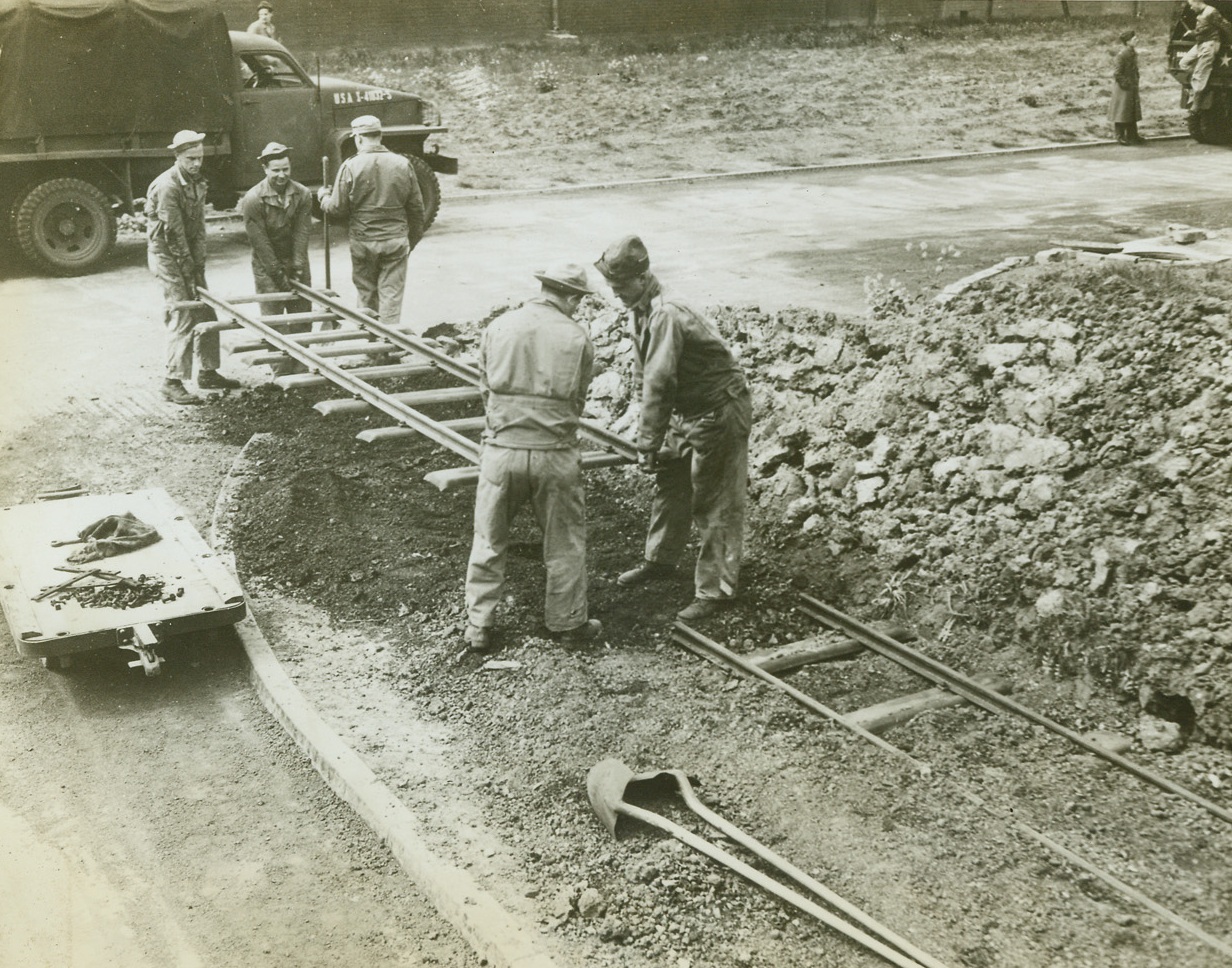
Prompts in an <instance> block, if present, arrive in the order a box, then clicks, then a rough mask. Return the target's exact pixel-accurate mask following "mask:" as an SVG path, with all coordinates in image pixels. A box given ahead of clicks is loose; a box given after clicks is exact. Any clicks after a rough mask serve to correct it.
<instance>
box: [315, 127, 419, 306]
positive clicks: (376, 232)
mask: <svg viewBox="0 0 1232 968" xmlns="http://www.w3.org/2000/svg"><path fill="white" fill-rule="evenodd" d="M351 134H352V136H353V137H354V138H355V146H356V149H357V151H356V153H355V154H354V155H352V156H351V157H350V158H348V159H347V160H346V161H344V162H343V163H342V165H341V166H340V167H339V168H338V177H337V178H336V179H335V180H334V187H333V190H332V191H331V190H330V189H328V188H325V187H322V188H321V189H320V190H319V191H318V195H319V197H320V199H321V208H322V209H323V210H324V211H325V212H326V214H328V215H340V216H342V217H344V218H347V219H349V220H350V223H349V226H348V229H347V233H348V235H349V237H350V242H351V281H352V282H354V283H355V289H356V290H357V291H358V293H359V304H360V306H361V307H362V308H364V309H366V310H367V311H368V312H369V313H370V314H371V315H373V316H376V317H379V319H380V321H381V322H382V323H384V324H385V325H386V326H396V325H398V321H399V320H400V319H401V318H402V299H403V295H404V294H405V292H406V262H407V259H408V258H409V257H410V254H411V250H412V249H413V248H415V246H416V245H418V244H419V240H420V238H421V237H422V236H423V231H424V204H423V196H422V194H420V191H419V181H418V179H417V178H416V177H415V169H413V168H412V167H411V163H410V162H409V161H407V159H406V158H404V157H403V156H402V155H398V154H394V152H392V151H390V150H389V149H388V148H386V147H385V146H384V145H382V144H381V120H380V118H376V117H373V116H372V115H370V114H365V115H361V116H360V117H358V118H356V119H355V120H354V121H352V122H351Z"/></svg>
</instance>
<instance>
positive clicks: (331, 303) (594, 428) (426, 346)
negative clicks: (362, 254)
mask: <svg viewBox="0 0 1232 968" xmlns="http://www.w3.org/2000/svg"><path fill="white" fill-rule="evenodd" d="M289 285H290V286H291V288H292V289H294V290H295V291H296V292H297V293H298V294H299V295H301V296H303V297H304V298H306V299H310V300H313V301H314V302H317V303H320V304H321V305H322V306H325V307H326V308H328V309H330V310H332V311H333V312H335V313H337V314H338V315H339V316H342V317H344V318H345V319H349V320H351V322H353V323H355V324H356V325H357V326H359V327H360V328H361V329H364V330H367V331H368V332H369V333H372V334H374V335H376V336H380V337H381V338H382V339H384V340H386V341H387V342H390V343H393V344H394V345H395V346H397V347H398V348H399V349H404V350H408V351H409V352H412V353H418V354H419V355H420V356H423V357H425V358H427V359H429V360H431V361H432V362H433V363H435V364H436V365H437V366H439V367H440V368H441V369H442V370H444V371H445V372H446V373H450V374H452V375H453V376H456V377H457V378H458V379H460V380H465V381H467V382H468V383H472V384H474V385H475V386H478V385H479V370H478V368H476V367H473V366H471V365H470V364H469V363H463V362H462V361H460V360H455V359H454V358H453V357H452V356H450V355H449V354H448V353H445V352H442V351H441V350H438V349H437V348H436V347H435V346H433V345H432V344H431V343H428V342H427V341H425V340H423V339H421V338H420V337H418V336H414V335H412V334H410V333H406V332H403V331H402V330H399V329H395V328H393V327H392V326H387V325H385V324H384V323H382V322H381V321H380V320H378V319H373V318H372V317H371V316H369V315H367V314H366V313H364V312H361V311H360V310H358V309H354V308H352V307H350V306H347V305H346V304H345V303H342V302H340V301H339V300H338V298H337V297H336V296H331V295H330V294H328V293H324V292H321V291H320V290H318V289H313V288H312V287H310V286H306V285H304V284H303V283H302V282H298V281H296V280H294V279H292V280H291V282H290V283H289ZM578 429H579V431H580V433H581V435H582V436H583V437H586V438H589V439H590V440H593V441H594V442H595V443H597V444H602V445H603V446H604V447H606V448H607V449H608V450H613V451H615V452H616V453H618V454H619V455H620V456H621V457H624V458H626V459H627V460H628V461H630V462H635V461H636V460H637V448H636V447H634V446H633V444H631V443H629V441H627V440H625V438H623V437H621V436H620V435H619V434H614V433H612V431H610V430H607V429H606V428H604V427H600V426H599V425H598V424H595V423H591V422H590V421H589V420H583V421H580V423H579V425H578Z"/></svg>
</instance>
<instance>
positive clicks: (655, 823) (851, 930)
mask: <svg viewBox="0 0 1232 968" xmlns="http://www.w3.org/2000/svg"><path fill="white" fill-rule="evenodd" d="M616 811H617V812H618V813H622V814H624V815H625V816H626V817H631V818H632V819H634V820H640V821H642V823H646V824H649V825H650V826H652V827H656V828H658V829H659V830H662V831H663V832H665V833H668V834H671V835H672V836H673V837H675V838H676V839H677V840H679V841H680V842H681V843H683V844H687V845H688V846H690V847H692V848H693V849H694V850H696V851H699V852H701V853H703V854H705V855H706V856H707V857H709V858H710V859H711V860H713V861H716V862H718V863H720V864H722V865H723V866H724V867H727V868H729V869H731V870H733V871H735V872H736V873H737V874H739V875H740V876H741V877H743V878H745V879H746V880H749V881H752V882H753V883H754V884H756V885H757V886H758V887H760V888H762V889H763V890H766V891H769V892H770V893H771V894H773V895H774V896H775V897H777V898H779V899H780V900H783V901H786V902H787V903H788V904H790V905H792V906H793V907H796V908H799V909H800V910H801V911H803V912H804V913H805V914H811V915H812V916H813V917H815V918H816V919H817V920H818V921H820V922H822V923H823V924H825V925H828V926H829V927H831V928H833V929H834V930H835V931H838V932H839V933H840V934H843V935H846V936H847V937H848V938H850V939H851V940H852V941H855V942H856V943H857V944H861V945H863V946H864V947H866V948H868V949H869V950H870V951H873V952H875V953H876V954H879V955H881V957H883V958H884V959H885V960H886V961H888V962H890V963H891V964H894V965H898V966H899V968H922V966H921V965H920V963H919V962H918V961H916V960H915V959H914V958H908V957H907V956H906V955H904V954H903V953H902V952H900V951H895V950H894V949H893V948H890V947H887V946H886V945H884V944H882V943H881V942H880V941H878V940H877V939H876V938H874V937H872V936H871V935H867V934H865V933H864V932H863V931H861V930H860V929H859V928H856V927H852V925H850V924H848V923H847V922H846V921H843V920H842V919H841V918H838V917H835V916H834V915H833V914H831V913H830V912H829V911H827V910H826V909H825V908H823V907H821V906H819V905H817V904H815V903H814V902H812V901H810V900H809V899H808V898H806V897H805V896H804V895H802V894H799V893H797V892H796V891H793V890H792V889H791V888H790V887H786V886H784V885H783V884H780V883H779V882H778V881H776V880H774V879H773V878H771V877H767V876H766V875H765V874H763V873H762V872H761V871H759V870H757V868H755V867H750V866H749V865H748V864H746V863H745V862H744V861H742V860H740V858H738V857H735V856H733V855H732V854H729V853H728V852H727V851H725V850H724V849H723V848H722V847H718V846H716V845H715V844H712V843H711V842H710V841H708V840H706V839H705V838H703V837H699V836H697V834H695V833H693V832H692V831H691V830H686V829H685V828H684V827H681V826H680V825H679V824H677V823H673V822H672V821H671V820H668V819H667V818H666V817H661V816H659V815H658V814H657V813H654V812H652V811H650V810H645V809H643V808H642V807H636V806H634V805H633V804H631V803H620V804H617V806H616Z"/></svg>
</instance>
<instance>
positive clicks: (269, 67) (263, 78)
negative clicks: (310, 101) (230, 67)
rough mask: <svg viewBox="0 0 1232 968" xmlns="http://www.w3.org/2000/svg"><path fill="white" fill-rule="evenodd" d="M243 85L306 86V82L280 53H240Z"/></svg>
mask: <svg viewBox="0 0 1232 968" xmlns="http://www.w3.org/2000/svg"><path fill="white" fill-rule="evenodd" d="M240 81H241V83H242V85H243V86H244V87H308V86H309V85H308V82H307V81H306V80H305V79H304V78H303V76H302V75H301V74H300V73H299V72H298V71H297V70H296V69H295V68H294V67H293V66H291V63H290V61H288V60H287V59H286V58H285V57H283V56H282V55H280V54H240Z"/></svg>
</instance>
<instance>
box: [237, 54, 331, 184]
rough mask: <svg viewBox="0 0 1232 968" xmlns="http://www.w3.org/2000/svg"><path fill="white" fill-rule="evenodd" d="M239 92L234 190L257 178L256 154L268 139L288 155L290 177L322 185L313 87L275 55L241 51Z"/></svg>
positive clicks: (259, 173)
mask: <svg viewBox="0 0 1232 968" xmlns="http://www.w3.org/2000/svg"><path fill="white" fill-rule="evenodd" d="M236 61H237V63H236V70H237V71H238V72H239V84H238V87H239V90H238V93H237V95H236V101H237V105H236V108H237V109H236V118H235V128H234V134H233V136H232V139H231V146H232V147H231V150H232V165H233V166H234V171H235V177H236V184H235V185H234V186H233V187H234V188H236V189H237V190H244V189H247V188H251V187H252V186H253V185H255V184H256V183H257V182H259V181H260V180H261V179H262V178H264V177H265V172H264V171H262V169H261V164H260V162H258V161H257V156H258V155H259V154H261V149H262V148H264V147H265V146H266V145H267V144H269V143H270V142H271V141H277V142H280V143H282V144H284V145H286V146H287V147H289V148H291V149H293V150H292V151H291V177H292V178H294V179H295V180H296V181H300V182H306V183H308V184H318V183H319V182H320V181H321V125H320V114H319V110H320V109H319V105H318V100H317V89H316V85H315V84H313V83H312V81H311V80H309V79H308V77H307V76H306V75H305V74H304V73H303V72H302V71H301V70H300V69H299V65H298V64H296V63H294V62H293V61H292V60H290V59H289V58H288V57H286V56H285V55H283V54H281V53H279V52H277V51H260V52H247V53H242V54H240V55H239V56H238V57H237V58H236Z"/></svg>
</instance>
